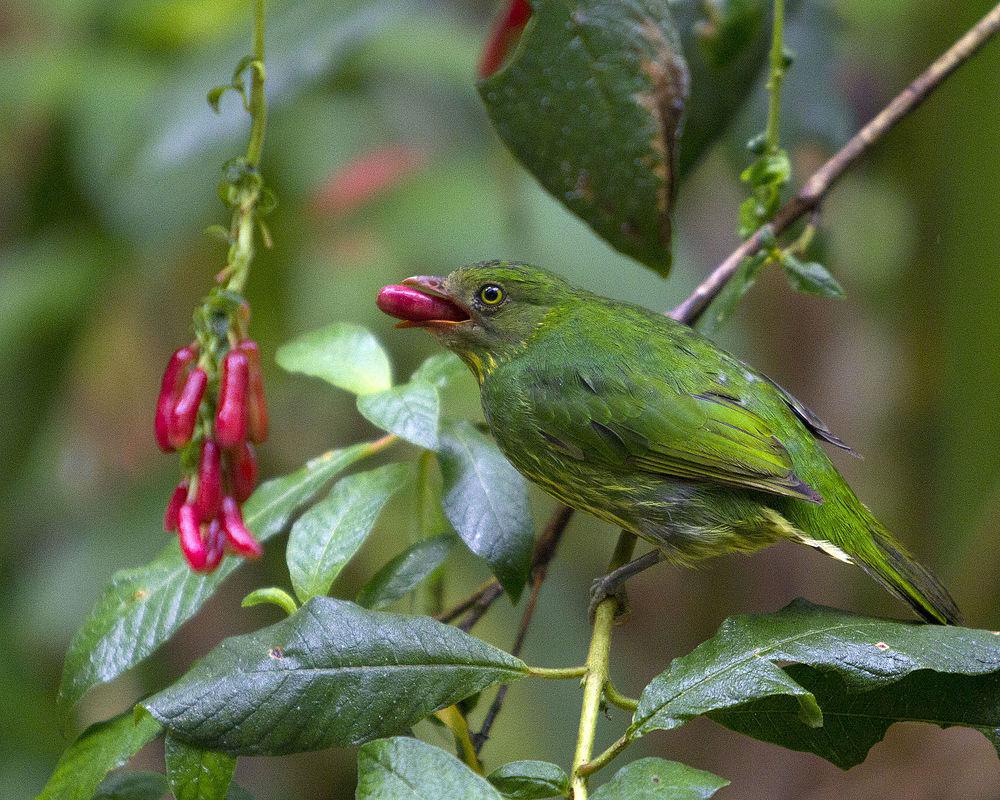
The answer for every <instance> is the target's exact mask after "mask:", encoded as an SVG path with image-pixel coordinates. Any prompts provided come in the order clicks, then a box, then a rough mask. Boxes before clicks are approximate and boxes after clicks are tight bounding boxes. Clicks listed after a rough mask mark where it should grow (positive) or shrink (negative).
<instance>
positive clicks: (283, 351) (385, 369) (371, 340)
mask: <svg viewBox="0 0 1000 800" xmlns="http://www.w3.org/2000/svg"><path fill="white" fill-rule="evenodd" d="M275 360H276V361H277V362H278V364H279V365H280V366H281V367H282V368H284V369H286V370H288V371H289V372H300V373H302V374H303V375H311V376H312V377H314V378H322V379H323V380H324V381H326V382H327V383H331V384H333V385H334V386H336V387H337V388H339V389H346V390H347V391H348V392H353V393H354V394H358V395H363V394H369V393H370V392H381V391H383V390H385V389H388V388H389V387H390V386H391V385H392V369H391V368H390V366H389V357H388V356H387V355H386V354H385V350H383V349H382V345H381V344H379V341H378V339H376V338H375V337H374V336H372V334H371V333H369V331H368V330H367V329H365V328H363V327H362V326H360V325H355V324H354V323H352V322H335V323H334V324H333V325H328V326H327V327H325V328H320V329H319V330H316V331H310V332H309V333H306V334H303V335H302V336H300V337H298V338H297V339H294V340H293V341H291V342H288V344H285V345H282V346H281V347H280V348H279V349H278V352H277V353H276V354H275Z"/></svg>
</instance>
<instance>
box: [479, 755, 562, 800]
mask: <svg viewBox="0 0 1000 800" xmlns="http://www.w3.org/2000/svg"><path fill="white" fill-rule="evenodd" d="M486 777H487V780H488V781H489V782H490V783H492V784H493V785H494V786H495V787H496V788H497V789H498V790H499V792H500V794H502V795H503V796H504V798H505V800H546V798H550V797H569V776H568V775H567V774H566V773H565V772H563V770H562V768H561V767H558V766H556V765H555V764H550V763H549V762H547V761H511V762H509V763H507V764H504V765H503V766H500V767H497V768H496V769H495V770H493V772H491V773H490V774H489V775H487V776H486Z"/></svg>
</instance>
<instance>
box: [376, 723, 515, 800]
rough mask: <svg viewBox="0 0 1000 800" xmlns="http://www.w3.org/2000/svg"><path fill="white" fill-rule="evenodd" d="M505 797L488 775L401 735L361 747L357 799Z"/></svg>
mask: <svg viewBox="0 0 1000 800" xmlns="http://www.w3.org/2000/svg"><path fill="white" fill-rule="evenodd" d="M403 797H405V798H407V799H408V800H445V798H455V799H456V800H457V798H462V800H503V798H502V797H501V796H500V794H499V793H498V792H497V790H496V789H494V788H493V787H492V786H491V785H490V784H489V782H487V780H486V779H485V778H483V777H482V776H480V775H477V774H476V773H475V772H473V771H472V770H471V769H469V768H468V767H467V766H465V764H463V763H462V762H461V761H459V760H458V759H457V758H455V756H453V755H452V754H451V753H446V752H445V751H444V750H442V749H440V748H439V747H434V746H432V745H429V744H427V743H425V742H421V741H420V740H419V739H410V738H407V737H403V736H397V737H395V738H393V739H381V740H379V741H377V742H369V743H368V744H366V745H365V746H364V747H362V748H361V750H359V751H358V791H357V800H399V798H403Z"/></svg>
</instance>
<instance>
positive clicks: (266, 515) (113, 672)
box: [59, 444, 368, 713]
mask: <svg viewBox="0 0 1000 800" xmlns="http://www.w3.org/2000/svg"><path fill="white" fill-rule="evenodd" d="M367 447H368V445H367V444H358V445H353V446H352V447H345V448H343V449H341V450H331V451H329V452H327V453H324V454H323V455H321V456H319V457H318V458H315V459H313V460H312V461H310V462H308V463H307V464H306V465H305V466H304V467H302V468H301V469H299V470H297V471H295V472H293V473H291V474H290V475H286V476H285V477H283V478H276V479H274V480H270V481H267V482H266V483H264V484H262V485H261V486H260V488H258V489H257V491H256V492H254V494H253V496H252V497H251V498H250V499H249V500H248V501H247V503H246V505H245V506H244V508H243V516H244V519H245V520H246V523H247V525H249V527H250V528H251V529H252V530H253V532H254V534H255V535H256V536H257V538H258V539H259V540H261V541H262V542H263V541H267V540H268V539H270V538H271V537H272V536H274V535H276V534H277V533H279V532H281V531H282V530H283V529H284V527H285V526H286V525H287V524H288V521H289V520H290V519H291V518H292V516H293V515H294V514H295V513H296V512H297V511H298V509H299V508H301V507H302V506H303V505H304V504H306V503H307V502H308V501H309V500H311V499H312V498H313V497H314V496H315V495H316V493H317V492H319V490H320V489H321V488H322V487H323V486H324V485H325V484H326V483H327V482H328V481H329V480H330V478H332V477H333V476H334V475H336V474H337V473H338V472H340V471H341V470H343V469H345V468H346V467H348V466H349V465H351V464H353V463H354V462H355V461H358V460H359V459H361V458H363V457H364V456H365V455H367V452H368V451H367ZM243 563H244V562H243V561H242V559H238V558H232V557H231V558H227V559H226V560H225V561H223V562H222V565H221V566H220V567H219V569H217V570H216V571H215V572H213V573H212V574H211V575H199V574H197V573H194V572H192V571H191V569H190V568H189V567H188V565H187V563H186V562H185V561H184V558H183V556H181V553H180V550H179V549H178V547H177V545H176V543H174V544H170V545H169V546H167V547H166V548H165V549H164V550H163V552H162V553H161V554H160V555H159V556H158V557H157V558H156V559H155V560H153V561H152V562H151V563H149V564H146V565H145V566H142V567H136V568H133V569H126V570H120V571H119V572H116V573H115V574H114V576H113V577H112V579H111V583H110V584H109V585H108V586H107V587H106V588H105V590H104V593H103V594H102V595H101V597H100V599H99V600H98V601H97V603H96V605H95V606H94V608H93V610H92V611H91V612H90V615H89V616H88V617H87V619H86V621H85V622H84V623H83V626H82V627H81V628H80V630H79V631H77V633H76V635H75V636H74V637H73V641H72V642H71V643H70V646H69V652H68V653H67V654H66V662H65V665H64V666H63V676H62V683H61V685H60V689H59V702H60V704H61V706H62V708H63V711H64V713H65V712H66V711H68V710H69V709H70V708H71V707H72V706H73V705H74V704H75V703H76V702H77V701H78V700H79V699H80V698H81V697H83V695H84V694H85V693H86V692H87V690H88V689H90V687H92V686H95V685H97V684H99V683H107V682H108V681H111V680H114V679H115V678H117V677H118V676H119V675H121V674H122V673H123V672H125V671H126V670H128V669H130V668H132V667H134V666H135V665H136V664H138V663H140V662H141V661H143V660H144V659H145V658H147V657H148V656H150V655H151V654H152V653H153V652H155V651H156V649H157V648H158V647H159V646H160V645H162V644H163V643H164V642H165V641H167V640H168V639H169V638H170V637H171V636H173V635H174V633H175V632H176V630H177V629H178V628H179V627H180V626H181V625H183V624H184V622H186V621H187V620H189V619H190V618H191V617H193V616H194V615H195V613H197V611H198V609H199V608H201V606H202V604H203V603H204V602H205V601H206V600H207V599H208V598H209V597H211V596H212V594H214V592H215V590H216V588H218V586H219V584H220V583H222V581H223V580H225V578H226V577H227V576H228V575H229V574H230V573H231V572H233V571H234V570H236V569H238V568H239V567H240V566H241V565H242V564H243Z"/></svg>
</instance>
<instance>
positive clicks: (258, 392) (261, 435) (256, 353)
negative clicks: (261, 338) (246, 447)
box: [240, 339, 268, 444]
mask: <svg viewBox="0 0 1000 800" xmlns="http://www.w3.org/2000/svg"><path fill="white" fill-rule="evenodd" d="M240 350H242V351H243V352H244V353H246V357H247V361H248V362H249V365H250V374H249V380H248V385H247V434H248V435H249V437H250V441H251V442H253V443H254V444H261V443H262V442H263V441H264V440H265V439H267V428H268V418H267V398H265V396H264V375H263V373H262V372H261V369H260V348H259V347H257V342H254V341H252V340H250V339H246V340H244V341H242V342H240Z"/></svg>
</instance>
